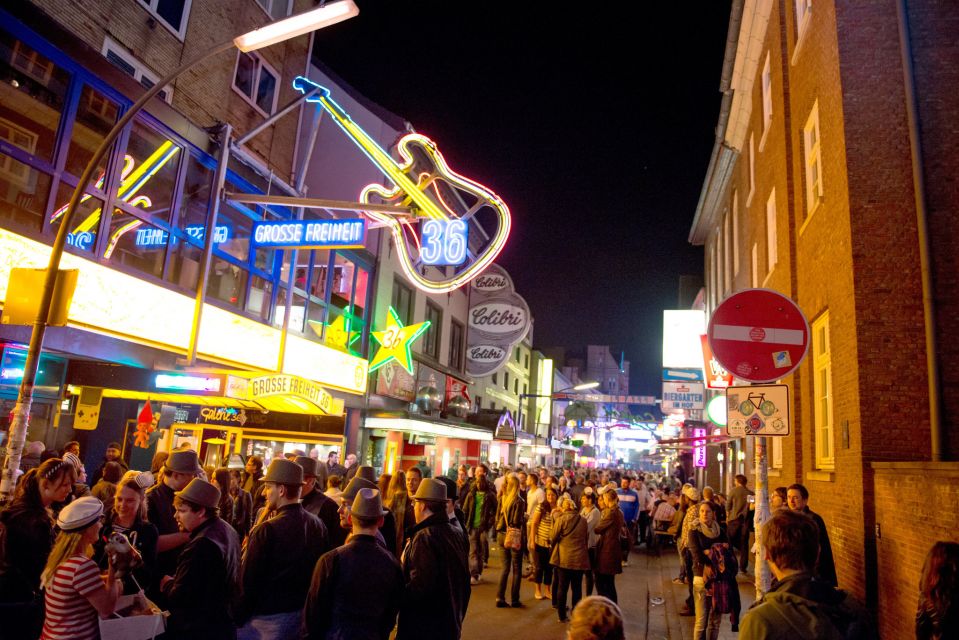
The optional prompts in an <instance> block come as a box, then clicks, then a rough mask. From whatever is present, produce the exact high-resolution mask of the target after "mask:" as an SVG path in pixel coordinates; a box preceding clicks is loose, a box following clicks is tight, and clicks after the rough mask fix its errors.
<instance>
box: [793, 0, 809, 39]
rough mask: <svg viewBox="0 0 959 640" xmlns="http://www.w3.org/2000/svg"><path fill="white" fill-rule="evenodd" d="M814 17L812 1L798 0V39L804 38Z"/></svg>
mask: <svg viewBox="0 0 959 640" xmlns="http://www.w3.org/2000/svg"><path fill="white" fill-rule="evenodd" d="M811 17H812V0H796V39H797V40H798V39H799V38H802V37H803V36H804V35H805V34H806V29H807V28H808V27H809V19H810V18H811Z"/></svg>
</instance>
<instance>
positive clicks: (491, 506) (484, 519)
mask: <svg viewBox="0 0 959 640" xmlns="http://www.w3.org/2000/svg"><path fill="white" fill-rule="evenodd" d="M473 477H474V479H473V483H472V484H471V485H470V489H469V492H468V493H467V494H466V497H465V498H464V499H463V513H464V515H465V516H466V533H467V534H468V535H469V543H470V558H469V566H470V576H471V578H470V584H478V583H479V580H480V577H481V576H482V575H483V565H484V564H485V561H486V558H487V557H488V555H489V554H488V551H487V547H486V545H488V544H489V538H488V537H487V534H488V533H489V530H490V529H491V528H492V526H493V521H494V520H495V519H496V491H495V490H494V489H493V484H492V483H491V482H489V481H488V480H487V479H486V465H482V464H481V465H479V466H478V467H476V470H475V471H474V472H473Z"/></svg>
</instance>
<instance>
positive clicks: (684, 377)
mask: <svg viewBox="0 0 959 640" xmlns="http://www.w3.org/2000/svg"><path fill="white" fill-rule="evenodd" d="M663 380H664V381H667V382H702V380H703V370H702V369H663Z"/></svg>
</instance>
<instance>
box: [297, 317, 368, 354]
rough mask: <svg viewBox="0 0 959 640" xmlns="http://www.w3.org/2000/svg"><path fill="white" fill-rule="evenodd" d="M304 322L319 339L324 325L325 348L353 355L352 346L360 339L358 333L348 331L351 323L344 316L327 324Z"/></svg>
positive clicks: (314, 321)
mask: <svg viewBox="0 0 959 640" xmlns="http://www.w3.org/2000/svg"><path fill="white" fill-rule="evenodd" d="M306 322H307V324H309V325H310V328H311V329H313V332H314V333H315V334H316V335H318V336H320V337H322V336H323V327H324V325H325V326H326V339H325V342H326V346H328V347H333V348H334V349H339V350H340V351H347V352H349V353H354V354H355V352H354V351H353V344H354V343H355V342H356V341H357V340H359V339H360V332H359V331H351V330H350V325H351V324H352V321H351V320H350V318H348V317H347V316H346V314H343V315H341V316H337V318H336V320H334V321H333V322H331V323H329V324H326V323H323V322H320V321H318V320H307V321H306Z"/></svg>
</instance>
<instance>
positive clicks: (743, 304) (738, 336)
mask: <svg viewBox="0 0 959 640" xmlns="http://www.w3.org/2000/svg"><path fill="white" fill-rule="evenodd" d="M706 337H707V339H708V341H709V346H710V347H711V348H712V350H713V356H714V357H715V358H716V360H717V361H718V362H719V364H721V365H722V366H723V368H724V369H726V371H728V372H729V373H731V374H733V375H734V376H736V377H737V378H739V379H741V380H745V381H747V382H755V383H764V382H775V381H776V380H780V379H782V378H784V377H785V376H787V375H789V374H790V373H792V372H793V371H795V369H796V368H797V367H798V366H799V364H800V363H801V362H802V360H803V358H805V357H806V352H807V351H808V349H809V323H808V322H806V316H804V315H803V312H802V311H801V310H800V309H799V307H798V306H796V303H794V302H793V301H792V300H790V299H789V298H787V297H786V296H784V295H782V294H781V293H778V292H776V291H772V290H770V289H747V290H746V291H741V292H739V293H736V294H734V295H731V296H729V297H728V298H726V299H725V300H723V302H722V303H721V304H720V305H719V306H718V307H716V310H715V311H714V312H713V315H712V318H711V319H710V321H709V327H708V329H707V332H706Z"/></svg>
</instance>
